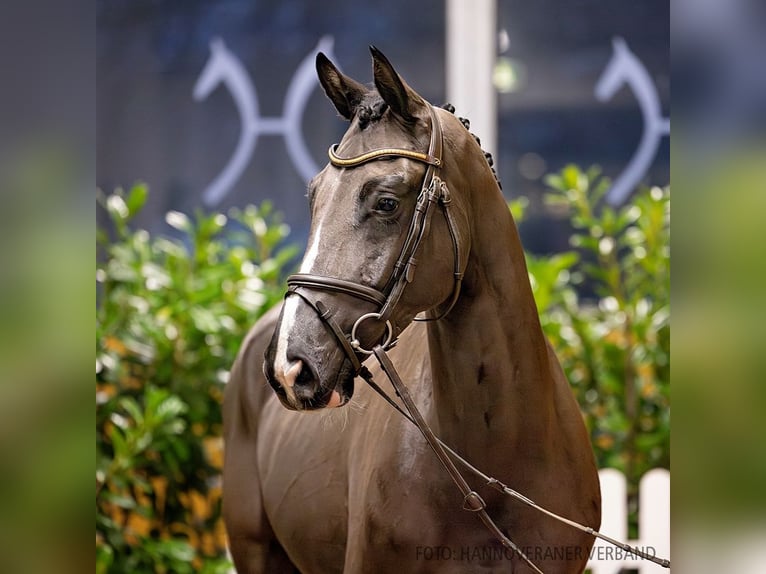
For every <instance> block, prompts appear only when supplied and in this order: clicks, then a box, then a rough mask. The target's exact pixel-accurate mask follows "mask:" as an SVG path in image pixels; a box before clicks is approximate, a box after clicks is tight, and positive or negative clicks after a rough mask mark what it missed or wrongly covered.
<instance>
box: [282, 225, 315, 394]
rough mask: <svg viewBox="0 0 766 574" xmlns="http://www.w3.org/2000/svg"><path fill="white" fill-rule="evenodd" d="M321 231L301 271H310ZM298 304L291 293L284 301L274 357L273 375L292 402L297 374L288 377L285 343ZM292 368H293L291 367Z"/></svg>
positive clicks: (312, 244) (290, 365) (297, 300)
mask: <svg viewBox="0 0 766 574" xmlns="http://www.w3.org/2000/svg"><path fill="white" fill-rule="evenodd" d="M321 232H322V224H321V223H320V224H319V225H318V226H317V229H316V232H315V233H314V237H313V239H312V241H311V246H310V247H309V248H308V250H307V251H306V255H305V256H304V258H303V263H301V269H300V272H301V273H311V271H312V269H313V267H314V262H315V261H316V258H317V255H318V254H319V240H320V234H321ZM299 304H300V298H299V297H297V296H295V295H293V296H292V297H288V298H287V300H286V301H285V306H284V311H283V313H282V323H281V324H280V325H279V337H278V338H277V352H276V355H275V357H274V376H275V377H276V378H277V380H278V381H279V383H280V384H281V385H282V387H283V388H284V389H285V393H287V397H288V398H289V399H290V400H291V401H292V402H293V403H295V402H296V398H295V392H294V391H293V385H294V384H295V378H296V377H297V374H296V375H295V376H292V377H288V373H290V372H291V369H292V368H293V367H294V366H295V363H291V362H290V361H289V360H288V359H287V345H288V343H289V337H290V334H291V333H292V331H293V328H294V327H295V317H296V315H297V313H298V305H299ZM293 370H294V369H293Z"/></svg>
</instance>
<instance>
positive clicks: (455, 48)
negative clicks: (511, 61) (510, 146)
mask: <svg viewBox="0 0 766 574" xmlns="http://www.w3.org/2000/svg"><path fill="white" fill-rule="evenodd" d="M496 9H497V6H496V0H447V101H448V102H450V103H451V104H452V105H454V106H455V113H457V114H458V115H459V116H462V117H466V118H468V119H470V120H471V131H472V132H473V133H474V134H476V135H477V136H479V138H480V139H481V145H482V147H483V148H484V150H485V151H488V152H490V153H491V154H493V155H496V154H495V152H496V151H497V97H496V93H495V87H494V85H493V83H492V75H493V73H494V69H495V54H496V44H497V30H496V26H497V23H496Z"/></svg>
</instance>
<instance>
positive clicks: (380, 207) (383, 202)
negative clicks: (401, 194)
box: [375, 197, 399, 213]
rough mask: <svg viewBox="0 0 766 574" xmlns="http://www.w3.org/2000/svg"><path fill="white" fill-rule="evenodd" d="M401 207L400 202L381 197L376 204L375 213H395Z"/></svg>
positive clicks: (391, 198)
mask: <svg viewBox="0 0 766 574" xmlns="http://www.w3.org/2000/svg"><path fill="white" fill-rule="evenodd" d="M397 207H399V201H398V200H396V199H394V198H393V197H381V198H380V199H379V200H378V203H376V204H375V211H380V212H382V213H393V212H394V211H395V210H396V208H397Z"/></svg>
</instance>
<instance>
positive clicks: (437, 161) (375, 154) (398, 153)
mask: <svg viewBox="0 0 766 574" xmlns="http://www.w3.org/2000/svg"><path fill="white" fill-rule="evenodd" d="M338 145H339V144H333V145H331V146H330V149H329V150H327V155H328V156H330V162H332V164H333V165H334V166H337V167H356V166H358V165H362V164H363V163H367V162H368V161H372V160H374V159H380V158H382V157H406V158H407V159H414V160H415V161H419V162H422V163H426V164H428V165H433V166H436V167H440V166H441V164H442V160H441V154H440V155H438V156H434V155H433V154H432V153H431V152H430V151H429V152H428V153H420V152H419V151H413V150H409V149H400V148H395V147H387V148H381V149H376V150H372V151H368V152H367V153H363V154H362V155H358V156H356V157H349V158H346V157H340V156H339V155H337V154H336V153H335V152H336V150H337V149H338Z"/></svg>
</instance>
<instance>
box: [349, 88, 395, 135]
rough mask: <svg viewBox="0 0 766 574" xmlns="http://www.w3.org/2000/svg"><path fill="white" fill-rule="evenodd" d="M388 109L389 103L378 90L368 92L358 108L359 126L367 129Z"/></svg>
mask: <svg viewBox="0 0 766 574" xmlns="http://www.w3.org/2000/svg"><path fill="white" fill-rule="evenodd" d="M386 109H388V104H386V102H384V101H383V98H381V97H380V94H378V92H376V91H370V92H368V93H367V94H366V95H365V96H364V98H363V99H362V101H361V102H360V103H359V105H358V106H357V108H356V118H357V120H358V121H359V127H360V128H361V129H365V128H366V127H367V126H368V125H370V124H371V123H373V122H376V121H378V120H380V119H381V118H382V117H383V114H384V113H385V111H386Z"/></svg>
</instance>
